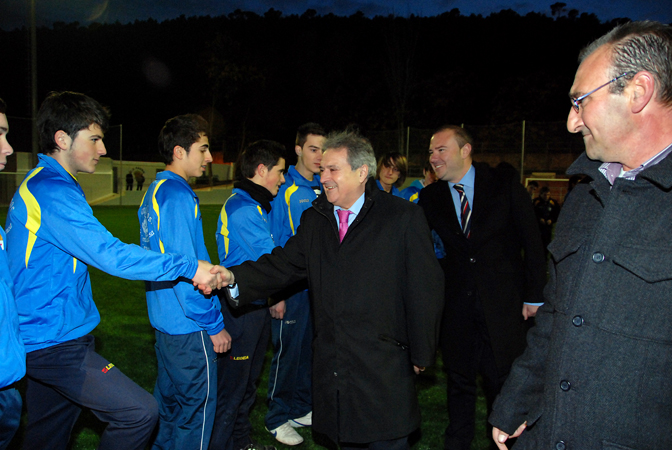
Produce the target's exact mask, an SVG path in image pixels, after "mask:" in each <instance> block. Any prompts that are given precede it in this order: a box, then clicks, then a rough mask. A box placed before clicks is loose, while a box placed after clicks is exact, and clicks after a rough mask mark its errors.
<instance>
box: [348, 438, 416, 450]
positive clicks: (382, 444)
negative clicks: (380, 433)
mask: <svg viewBox="0 0 672 450" xmlns="http://www.w3.org/2000/svg"><path fill="white" fill-rule="evenodd" d="M363 448H366V449H368V450H408V449H410V447H409V445H408V436H404V437H403V438H399V439H391V440H389V441H375V442H369V443H368V444H346V443H343V442H342V443H341V450H361V449H363Z"/></svg>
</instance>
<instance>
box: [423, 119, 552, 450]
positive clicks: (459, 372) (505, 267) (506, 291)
mask: <svg viewBox="0 0 672 450" xmlns="http://www.w3.org/2000/svg"><path fill="white" fill-rule="evenodd" d="M472 145H473V140H472V138H471V136H470V135H469V133H467V131H466V130H464V129H463V128H461V127H457V126H450V125H449V126H445V127H442V128H440V129H439V130H438V131H437V132H436V133H434V135H433V136H432V140H431V142H430V151H429V152H430V158H429V160H430V162H431V163H432V166H433V167H434V170H435V172H436V175H437V178H438V179H439V181H438V182H436V183H434V184H432V185H430V186H427V187H426V188H425V189H423V190H422V191H420V201H419V202H418V204H419V205H420V206H421V207H422V208H423V210H424V212H425V215H426V216H427V222H428V223H429V226H430V228H431V229H432V230H433V231H434V232H436V233H437V234H438V236H439V237H440V238H441V240H442V241H443V244H444V247H445V253H446V257H445V258H443V260H442V261H441V264H442V266H443V269H444V273H445V281H446V285H445V288H446V292H445V309H444V314H443V321H442V324H441V337H440V345H441V352H442V355H443V362H444V366H445V368H446V371H447V374H448V418H449V421H450V423H449V425H448V428H447V429H446V432H445V441H444V447H445V449H449V450H468V449H469V448H470V446H471V441H472V440H473V438H474V432H475V431H474V430H475V420H476V419H475V409H476V378H477V374H479V373H480V375H481V376H482V379H483V387H484V390H485V395H486V400H487V405H488V408H490V407H491V405H492V402H493V401H494V399H495V397H496V396H497V394H498V393H499V390H500V389H501V387H502V385H503V383H504V380H505V379H506V377H507V375H508V374H509V370H510V367H511V364H512V363H513V360H514V359H515V358H516V357H518V356H519V355H521V354H522V353H523V350H524V348H525V334H526V332H527V329H528V328H529V327H528V324H527V322H526V320H527V319H528V318H529V317H531V316H534V314H535V312H536V308H538V305H539V303H540V302H542V301H543V300H542V291H543V286H544V283H545V282H546V272H545V255H544V251H543V248H542V244H541V236H540V233H539V227H538V226H537V222H536V218H535V215H534V210H533V208H532V205H531V203H530V197H529V195H528V193H527V192H526V191H525V188H524V187H523V186H522V185H521V184H520V182H519V181H518V180H517V179H516V177H515V175H514V174H513V173H512V172H511V171H508V170H505V169H501V170H500V169H492V168H490V167H489V166H488V165H487V164H483V163H475V162H473V161H472V156H471V155H472Z"/></svg>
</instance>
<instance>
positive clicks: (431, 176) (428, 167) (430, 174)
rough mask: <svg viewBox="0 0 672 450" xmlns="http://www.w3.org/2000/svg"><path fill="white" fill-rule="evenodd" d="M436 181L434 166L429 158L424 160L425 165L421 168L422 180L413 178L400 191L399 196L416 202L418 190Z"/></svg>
mask: <svg viewBox="0 0 672 450" xmlns="http://www.w3.org/2000/svg"><path fill="white" fill-rule="evenodd" d="M435 181H436V174H435V173H434V168H433V167H432V164H431V163H430V162H429V159H427V161H426V162H425V166H424V167H423V168H422V180H415V181H414V182H413V183H411V185H410V186H409V187H407V188H406V189H404V190H402V191H401V196H402V197H403V198H405V199H406V200H408V201H410V202H413V203H418V197H419V194H418V193H419V192H420V190H421V189H422V188H424V187H426V186H429V185H430V184H432V183H434V182H435Z"/></svg>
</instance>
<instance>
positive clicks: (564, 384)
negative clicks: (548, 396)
mask: <svg viewBox="0 0 672 450" xmlns="http://www.w3.org/2000/svg"><path fill="white" fill-rule="evenodd" d="M571 388H572V384H571V383H570V382H569V381H567V380H562V381H561V382H560V389H562V390H563V391H565V392H567V391H568V390H570V389H571Z"/></svg>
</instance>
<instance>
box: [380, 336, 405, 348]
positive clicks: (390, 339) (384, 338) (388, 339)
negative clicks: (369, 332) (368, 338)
mask: <svg viewBox="0 0 672 450" xmlns="http://www.w3.org/2000/svg"><path fill="white" fill-rule="evenodd" d="M378 339H380V340H381V341H385V342H389V343H390V344H393V345H396V346H397V347H399V348H400V349H401V350H408V344H404V343H403V342H400V341H398V340H396V339H395V338H393V337H391V336H388V335H386V334H379V335H378Z"/></svg>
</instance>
